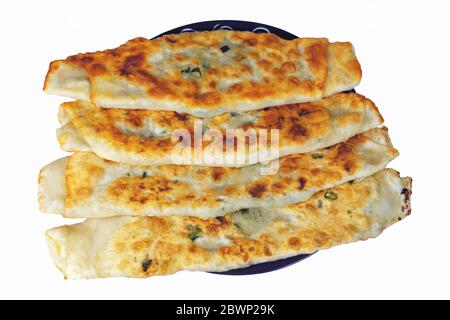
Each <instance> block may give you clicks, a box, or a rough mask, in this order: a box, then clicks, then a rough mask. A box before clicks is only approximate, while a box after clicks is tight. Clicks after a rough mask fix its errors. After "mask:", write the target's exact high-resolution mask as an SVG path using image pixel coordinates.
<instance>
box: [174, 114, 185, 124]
mask: <svg viewBox="0 0 450 320" xmlns="http://www.w3.org/2000/svg"><path fill="white" fill-rule="evenodd" d="M174 116H175V118H177V119H178V120H180V121H183V122H184V121H186V120H187V118H188V116H187V114H186V113H178V112H175V113H174Z"/></svg>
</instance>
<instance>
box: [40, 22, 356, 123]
mask: <svg viewBox="0 0 450 320" xmlns="http://www.w3.org/2000/svg"><path fill="white" fill-rule="evenodd" d="M360 80H361V68H360V65H359V63H358V60H357V59H356V56H355V53H354V51H353V46H352V45H351V43H348V42H336V43H329V42H328V40H327V39H324V38H317V39H314V38H303V39H294V40H283V39H281V38H279V37H277V36H276V35H274V34H256V33H252V32H241V31H227V30H220V31H211V32H193V33H183V34H179V35H166V36H163V37H160V38H157V39H154V40H148V39H145V38H136V39H133V40H130V41H128V42H127V43H125V44H123V45H121V46H120V47H118V48H115V49H111V50H104V51H97V52H90V53H83V54H77V55H74V56H70V57H68V58H67V59H65V60H56V61H53V62H52V63H51V64H50V68H49V71H48V73H47V76H46V79H45V84H44V90H45V91H46V92H48V93H50V94H57V95H62V96H68V97H71V98H76V99H82V100H89V101H92V102H94V103H95V104H97V105H99V106H102V107H114V108H127V109H151V110H167V111H177V112H179V113H189V114H192V115H195V116H198V117H212V116H216V115H219V114H223V113H226V112H239V111H240V112H242V111H249V110H256V109H261V108H265V107H269V106H276V105H284V104H291V103H299V102H308V101H315V100H319V99H321V98H323V97H325V96H329V95H332V94H334V93H337V92H342V91H346V90H350V89H352V88H354V87H356V86H357V85H358V84H359V82H360Z"/></svg>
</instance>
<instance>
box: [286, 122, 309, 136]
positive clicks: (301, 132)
mask: <svg viewBox="0 0 450 320" xmlns="http://www.w3.org/2000/svg"><path fill="white" fill-rule="evenodd" d="M289 133H290V135H291V136H292V137H293V138H298V137H304V136H306V134H307V130H306V128H305V127H304V126H302V125H301V124H298V123H296V124H294V125H292V127H291V129H290V130H289Z"/></svg>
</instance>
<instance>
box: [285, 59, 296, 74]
mask: <svg viewBox="0 0 450 320" xmlns="http://www.w3.org/2000/svg"><path fill="white" fill-rule="evenodd" d="M296 69H297V68H296V66H295V63H293V62H291V61H287V62H284V63H283V64H282V65H281V71H283V72H291V73H292V72H295V70H296Z"/></svg>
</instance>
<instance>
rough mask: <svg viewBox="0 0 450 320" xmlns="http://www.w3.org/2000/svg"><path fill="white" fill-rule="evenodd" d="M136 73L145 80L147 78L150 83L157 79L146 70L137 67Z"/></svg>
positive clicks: (156, 81)
mask: <svg viewBox="0 0 450 320" xmlns="http://www.w3.org/2000/svg"><path fill="white" fill-rule="evenodd" d="M136 73H137V74H138V75H139V76H141V77H142V78H144V79H145V80H147V81H149V82H151V83H153V84H156V83H158V79H156V77H155V76H153V75H152V74H150V73H149V72H148V71H147V70H144V69H138V70H137V71H136Z"/></svg>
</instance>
